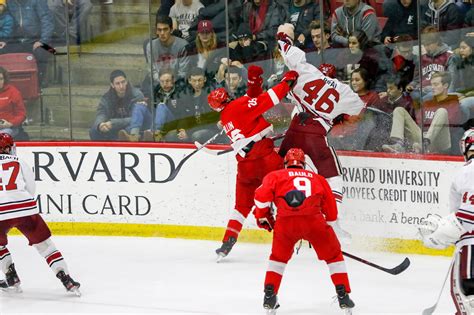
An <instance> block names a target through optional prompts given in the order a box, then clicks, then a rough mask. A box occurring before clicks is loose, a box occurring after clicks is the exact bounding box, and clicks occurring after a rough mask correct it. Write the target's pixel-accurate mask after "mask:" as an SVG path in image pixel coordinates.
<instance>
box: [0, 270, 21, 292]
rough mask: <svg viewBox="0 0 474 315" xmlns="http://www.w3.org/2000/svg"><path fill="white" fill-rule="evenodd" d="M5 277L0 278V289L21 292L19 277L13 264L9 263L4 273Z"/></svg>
mask: <svg viewBox="0 0 474 315" xmlns="http://www.w3.org/2000/svg"><path fill="white" fill-rule="evenodd" d="M5 278H6V279H5V280H0V289H1V290H3V291H9V292H17V293H20V292H22V290H21V287H20V284H21V282H20V278H19V277H18V274H17V273H16V270H15V264H11V265H10V267H8V271H7V273H6V274H5Z"/></svg>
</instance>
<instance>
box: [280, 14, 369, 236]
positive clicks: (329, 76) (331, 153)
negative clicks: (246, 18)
mask: <svg viewBox="0 0 474 315" xmlns="http://www.w3.org/2000/svg"><path fill="white" fill-rule="evenodd" d="M293 37H294V34H293V25H291V24H288V23H287V24H283V25H281V26H280V27H279V28H278V34H277V39H278V47H279V50H280V52H281V55H282V57H283V60H284V62H285V65H286V66H287V67H288V69H290V70H296V71H297V72H298V74H299V75H300V76H299V79H298V83H297V84H296V85H295V87H294V88H293V90H292V91H291V92H290V93H289V95H288V96H289V98H290V99H291V100H292V102H293V103H294V104H295V105H296V109H297V112H298V114H297V115H295V116H293V119H292V121H291V124H290V127H289V128H288V131H287V132H286V135H285V138H284V139H283V142H282V144H281V146H280V151H279V154H280V156H282V157H283V156H285V154H286V152H288V150H289V149H290V148H301V149H303V151H304V152H305V153H306V154H307V155H308V156H309V158H310V159H311V161H308V164H309V165H311V164H313V165H314V166H315V167H316V170H315V171H317V172H318V174H320V175H321V176H323V177H325V178H326V180H327V181H328V183H329V185H330V186H331V188H332V192H333V194H334V197H335V198H336V201H337V202H338V203H339V204H340V203H342V187H343V181H342V176H341V166H340V163H339V160H338V158H337V155H336V151H335V150H334V149H333V148H332V147H331V146H329V145H328V142H327V138H326V136H327V134H328V132H329V130H330V129H331V128H332V126H333V123H334V120H335V119H336V117H338V116H339V117H341V116H342V115H357V114H359V113H360V112H361V110H362V109H363V108H364V107H365V105H364V103H363V102H362V100H361V99H360V97H359V96H358V95H357V94H356V93H355V92H354V91H352V89H351V88H350V86H349V85H347V84H344V83H342V82H340V81H338V80H337V79H335V78H334V77H333V76H334V75H335V71H334V70H335V69H334V67H331V65H326V64H323V65H321V66H320V68H319V69H318V68H316V67H315V66H314V65H312V64H310V63H308V62H307V61H306V57H305V53H304V51H302V50H301V49H299V48H298V47H296V46H293ZM320 69H321V70H322V71H323V72H325V73H323V72H322V71H321V70H320ZM335 230H336V233H337V234H338V236H339V237H343V238H344V240H348V238H350V235H349V234H348V233H347V232H345V231H343V230H342V229H341V228H340V227H339V224H336V225H335Z"/></svg>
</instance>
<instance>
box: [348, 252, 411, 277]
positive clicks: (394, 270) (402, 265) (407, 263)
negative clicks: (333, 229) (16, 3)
mask: <svg viewBox="0 0 474 315" xmlns="http://www.w3.org/2000/svg"><path fill="white" fill-rule="evenodd" d="M342 254H343V255H344V256H347V257H349V258H352V259H354V260H357V261H358V262H361V263H363V264H366V265H369V266H371V267H374V268H376V269H379V270H382V271H384V272H387V273H389V274H391V275H398V274H400V273H402V272H403V271H405V270H406V269H407V268H408V266H410V259H408V257H405V259H404V260H403V261H402V262H401V263H400V264H399V265H398V266H395V267H393V268H385V267H382V266H379V265H377V264H374V263H373V262H370V261H368V260H365V259H363V258H360V257H357V256H354V255H352V254H349V253H346V252H345V251H343V252H342Z"/></svg>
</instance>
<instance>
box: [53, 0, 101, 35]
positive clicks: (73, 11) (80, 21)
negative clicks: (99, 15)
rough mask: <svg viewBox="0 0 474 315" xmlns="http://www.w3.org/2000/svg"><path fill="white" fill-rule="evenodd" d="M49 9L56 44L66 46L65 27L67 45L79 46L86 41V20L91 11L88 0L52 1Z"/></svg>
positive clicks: (90, 4)
mask: <svg viewBox="0 0 474 315" xmlns="http://www.w3.org/2000/svg"><path fill="white" fill-rule="evenodd" d="M49 7H50V9H51V12H52V13H53V16H54V24H55V27H54V38H55V40H57V41H58V43H60V44H66V29H67V26H69V36H70V37H69V44H80V43H82V42H84V41H86V40H88V38H87V33H88V32H87V26H88V24H87V20H88V18H89V14H90V13H91V11H92V3H91V1H90V0H52V1H51V4H50V6H49ZM66 17H67V18H68V19H69V20H68V21H66Z"/></svg>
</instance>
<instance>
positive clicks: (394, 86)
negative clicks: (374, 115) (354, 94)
mask: <svg viewBox="0 0 474 315" xmlns="http://www.w3.org/2000/svg"><path fill="white" fill-rule="evenodd" d="M372 106H373V107H374V108H377V109H379V110H381V111H383V112H385V113H387V114H392V113H393V111H394V110H395V108H397V107H402V108H404V109H405V110H406V111H407V112H408V113H409V114H410V116H411V117H412V118H413V119H415V108H414V107H413V100H412V98H411V97H410V94H408V93H406V92H405V90H404V86H403V81H402V79H401V78H400V77H398V76H396V75H393V76H389V77H388V78H387V95H386V96H384V97H382V98H380V100H379V102H378V103H377V104H374V105H372Z"/></svg>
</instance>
